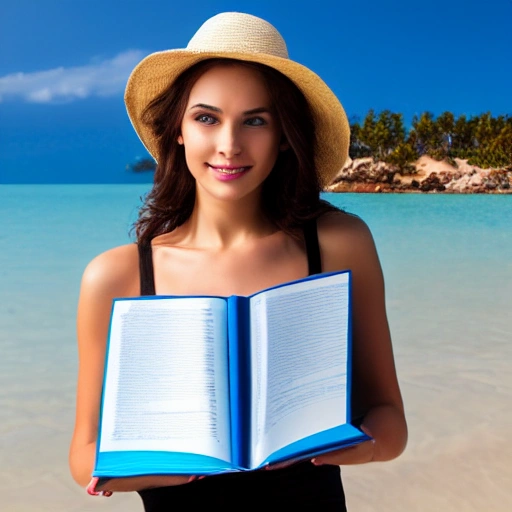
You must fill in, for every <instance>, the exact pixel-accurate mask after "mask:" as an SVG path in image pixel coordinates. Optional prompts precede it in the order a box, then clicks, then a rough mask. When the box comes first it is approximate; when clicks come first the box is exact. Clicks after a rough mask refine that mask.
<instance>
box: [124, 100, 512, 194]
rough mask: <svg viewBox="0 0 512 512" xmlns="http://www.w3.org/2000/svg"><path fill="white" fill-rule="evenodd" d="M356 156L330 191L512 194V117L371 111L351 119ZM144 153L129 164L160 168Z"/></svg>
mask: <svg viewBox="0 0 512 512" xmlns="http://www.w3.org/2000/svg"><path fill="white" fill-rule="evenodd" d="M350 132H351V139H350V149H349V155H350V158H349V159H348V161H347V162H346V164H345V166H344V167H343V169H340V172H339V173H338V175H337V176H336V177H335V178H334V180H333V181H332V183H331V184H330V185H328V186H327V187H326V188H325V191H327V192H437V193H438V192H444V193H494V194H510V193H512V117H510V116H509V115H500V116H497V117H493V116H492V115H491V114H490V113H489V112H487V113H484V114H481V115H479V116H472V117H470V118H467V117H466V116H465V115H461V116H459V117H458V118H455V116H454V115H453V113H451V112H443V113H442V114H441V115H439V116H437V118H436V117H435V116H434V115H433V114H432V113H430V112H424V113H423V114H421V115H420V116H414V117H413V120H412V123H411V128H410V129H409V130H406V129H405V126H404V121H403V115H402V114H400V113H393V112H391V111H389V110H384V111H382V112H380V113H379V114H376V113H375V111H374V110H370V111H369V112H368V113H367V114H366V116H365V117H364V119H363V121H362V122H359V119H358V118H352V119H351V123H350ZM155 166H156V164H155V162H154V161H153V160H152V159H149V158H144V159H141V160H138V161H137V162H135V163H134V164H131V165H129V166H127V169H128V170H130V171H132V172H146V171H154V169H155Z"/></svg>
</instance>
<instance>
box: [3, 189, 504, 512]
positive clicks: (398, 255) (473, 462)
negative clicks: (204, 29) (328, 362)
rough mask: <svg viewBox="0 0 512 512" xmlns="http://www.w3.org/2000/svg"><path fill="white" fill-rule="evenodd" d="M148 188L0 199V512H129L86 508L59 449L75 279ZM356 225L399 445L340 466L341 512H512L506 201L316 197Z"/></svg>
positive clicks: (68, 394)
mask: <svg viewBox="0 0 512 512" xmlns="http://www.w3.org/2000/svg"><path fill="white" fill-rule="evenodd" d="M147 188H148V186H147V185H106V186H100V185H87V186H83V185H78V186H71V185H68V186H64V185H62V186H60V185H55V186H50V185H42V186H17V185H12V186H2V187H0V204H2V210H3V211H4V213H5V215H6V218H7V219H9V221H8V222H6V223H4V224H3V225H2V226H1V227H0V240H1V241H2V250H1V251H0V268H1V271H0V272H1V276H2V278H1V279H2V283H1V284H2V286H1V287H0V353H1V358H0V459H1V461H2V464H1V465H0V509H1V510H2V512H49V511H52V512H54V511H65V512H85V511H87V512H89V511H95V510H102V511H115V512H121V511H123V512H136V511H140V510H141V502H140V499H139V498H138V496H137V495H136V494H129V495H121V494H117V495H116V494H115V495H114V496H112V497H111V498H108V499H106V498H95V497H90V496H88V495H87V494H86V493H85V491H84V490H83V489H81V488H80V487H78V486H77V485H76V484H75V483H74V481H73V480H72V478H71V476H70V474H69V470H68V467H67V451H68V446H69V441H70V438H71V434H72V428H73V421H74V399H75V397H74V393H75V380H76V371H77V354H76V340H75V326H74V324H75V313H76V303H77V297H78V291H79V286H80V277H81V273H82V272H83V269H84V267H85V265H86V264H87V262H88V261H90V259H92V257H94V256H95V255H96V254H98V253H100V252H102V251H104V250H106V249H108V248H110V247H112V246H115V245H119V244H122V243H127V242H129V241H130V238H129V236H128V231H129V228H130V225H131V223H132V222H133V220H134V219H135V215H136V208H137V205H138V198H139V197H140V196H141V195H142V194H144V193H145V192H146V191H147ZM325 197H326V198H327V199H328V200H330V201H332V202H334V203H335V204H336V205H337V206H340V207H344V208H346V209H347V210H349V211H351V212H354V213H356V214H358V215H360V216H361V217H362V218H363V219H364V220H365V221H366V222H367V223H368V224H369V226H370V228H371V229H372V232H373V234H374V237H375V240H376V244H377V247H378V250H379V254H380V257H381V262H382V266H383V270H384V275H385V279H386V301H387V308H388V317H389V322H390V328H391V333H392V337H393V346H394V352H395V359H396V365H397V371H398V376H399V380H400V384H401V389H402V392H403V397H404V402H405V407H406V414H407V419H408V424H409V443H408V446H407V449H406V451H405V452H404V454H403V455H402V456H401V457H400V458H399V459H397V460H395V461H391V462H385V463H374V464H366V465H362V466H357V467H356V466H354V467H344V468H342V475H343V483H344V487H345V492H346V497H347V505H348V510H349V511H350V512H366V511H368V512H369V511H375V510H379V511H381V512H382V511H383V512H388V511H389V512H391V511H393V512H402V511H403V512H405V511H407V512H410V511H417V512H427V511H429V512H430V511H432V510H435V511H439V512H472V511H475V512H476V511H482V510H485V511H486V512H487V511H488V512H508V511H509V510H511V509H512V486H511V485H510V482H511V481H512V465H511V464H510V461H511V460H512V447H511V443H510V442H509V440H508V433H509V432H510V429H511V427H512V411H511V408H510V400H511V397H512V382H511V381H512V379H510V368H511V364H512V325H511V322H510V321H509V320H508V317H509V312H510V305H511V302H512V232H511V230H510V226H511V225H512V203H511V198H510V196H506V195H502V196H498V195H471V196H460V195H459V196H456V195H432V194H425V195H421V194H373V195H369V194H328V195H326V196H325Z"/></svg>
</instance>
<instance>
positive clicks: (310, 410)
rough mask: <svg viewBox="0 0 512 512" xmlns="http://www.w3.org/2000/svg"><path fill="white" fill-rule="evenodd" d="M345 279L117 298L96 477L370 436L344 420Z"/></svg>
mask: <svg viewBox="0 0 512 512" xmlns="http://www.w3.org/2000/svg"><path fill="white" fill-rule="evenodd" d="M350 279H351V274H350V271H344V272H334V273H324V274H317V275H314V276H310V277H308V278H306V279H302V280H298V281H293V282H289V283H284V284H282V285H279V286H276V287H273V288H269V289H266V290H263V291H261V292H258V293H256V294H254V295H252V296H249V297H241V296H232V297H228V298H226V297H207V296H202V297H201V296H200V297H195V296H194V297H183V296H180V297H177V296H176V297H174V296H173V297H169V296H149V297H136V298H123V299H116V300H115V301H114V303H113V307H112V315H111V324H110V331H109V338H108V345H107V354H106V363H105V376H104V385H103V393H102V401H101V413H100V427H99V436H98V442H97V448H96V450H97V452H96V464H95V469H94V472H93V476H96V477H100V478H101V479H105V478H122V477H128V476H138V475H151V474H191V475H192V474H193V475H197V474H215V473H223V472H229V471H248V470H255V469H259V468H261V467H263V466H265V465H266V464H272V463H277V462H283V461H287V460H301V459H306V458H311V457H313V456H315V455H318V454H320V453H325V452H328V451H331V450H334V449H338V448H341V447H344V446H350V445H353V444H356V443H359V442H362V441H365V440H367V439H368V436H366V434H364V433H362V432H361V431H360V430H358V429H357V428H356V427H355V426H353V425H352V424H351V421H350V420H351V412H350V391H351V390H350V386H351V322H350V317H351V310H350V284H351V281H350Z"/></svg>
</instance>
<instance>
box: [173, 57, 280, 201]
mask: <svg viewBox="0 0 512 512" xmlns="http://www.w3.org/2000/svg"><path fill="white" fill-rule="evenodd" d="M280 140H281V128H280V126H279V123H278V121H277V119H276V117H275V114H274V113H273V111H272V106H271V104H270V98H269V95H268V92H267V89H266V87H265V84H264V82H263V79H262V77H261V76H260V74H259V73H258V72H257V71H256V70H253V69H250V68H246V67H244V66H217V67H214V68H212V69H210V70H209V71H207V72H206V73H204V75H202V76H201V77H200V78H199V80H198V81H197V82H196V83H195V85H194V86H193V88H192V90H191V92H190V96H189V100H188V103H187V107H186V110H185V115H184V117H183V121H182V124H181V135H180V137H179V138H178V142H179V143H180V144H183V145H184V147H185V158H186V161H187V166H188V168H189V170H190V172H191V173H192V175H193V176H194V178H195V180H196V187H197V193H198V194H199V195H200V197H201V195H204V194H206V195H210V196H213V197H215V198H217V199H222V200H231V201H233V200H240V199H248V197H249V196H251V197H253V196H254V195H255V194H256V195H258V197H259V194H260V192H261V186H262V184H263V181H264V180H265V178H267V176H268V175H269V174H270V171H271V170H272V168H273V166H274V163H275V161H276V158H277V155H278V153H279V150H280V149H284V147H283V145H282V144H281V148H280Z"/></svg>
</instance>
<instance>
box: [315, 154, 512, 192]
mask: <svg viewBox="0 0 512 512" xmlns="http://www.w3.org/2000/svg"><path fill="white" fill-rule="evenodd" d="M455 163H456V167H455V166H452V165H450V164H449V163H448V162H445V161H442V162H439V161H437V160H434V159H433V158H431V157H429V156H422V157H421V158H419V159H418V160H417V161H416V162H414V163H413V164H412V165H411V173H408V174H406V175H402V174H400V172H398V170H397V168H396V167H394V166H393V165H391V164H387V163H385V162H375V161H374V160H373V158H358V159H355V160H351V159H349V161H348V162H347V164H346V165H345V166H344V167H343V169H341V171H340V172H339V174H338V175H337V176H336V178H335V179H334V180H333V182H332V183H331V184H330V185H329V186H328V187H326V189H325V190H326V191H327V192H444V193H460V194H483V193H494V194H498V193H499V194H509V193H512V168H508V169H481V168H479V167H477V166H474V165H470V164H468V163H467V160H461V159H457V158H456V159H455Z"/></svg>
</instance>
